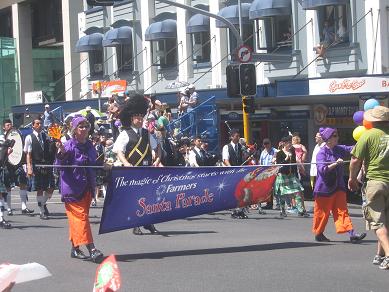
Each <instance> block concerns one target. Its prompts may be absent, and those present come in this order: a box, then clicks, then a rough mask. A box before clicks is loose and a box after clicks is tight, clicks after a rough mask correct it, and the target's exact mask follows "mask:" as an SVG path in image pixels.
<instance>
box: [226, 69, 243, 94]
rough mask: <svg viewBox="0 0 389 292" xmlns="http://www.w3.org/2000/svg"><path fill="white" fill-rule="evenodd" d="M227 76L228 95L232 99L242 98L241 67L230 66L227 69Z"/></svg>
mask: <svg viewBox="0 0 389 292" xmlns="http://www.w3.org/2000/svg"><path fill="white" fill-rule="evenodd" d="M226 75H227V95H228V96H231V97H238V96H239V97H240V88H239V66H236V65H235V66H234V65H228V66H227V68H226Z"/></svg>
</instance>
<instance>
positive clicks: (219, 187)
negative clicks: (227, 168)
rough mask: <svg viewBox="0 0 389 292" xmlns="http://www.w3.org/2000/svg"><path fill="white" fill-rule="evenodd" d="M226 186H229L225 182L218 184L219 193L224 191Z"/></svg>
mask: <svg viewBox="0 0 389 292" xmlns="http://www.w3.org/2000/svg"><path fill="white" fill-rule="evenodd" d="M226 186H227V185H226V184H225V183H224V181H222V182H220V183H219V184H218V186H217V189H218V191H219V192H220V191H222V190H224V188H225V187H226Z"/></svg>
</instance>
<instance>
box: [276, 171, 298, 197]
mask: <svg viewBox="0 0 389 292" xmlns="http://www.w3.org/2000/svg"><path fill="white" fill-rule="evenodd" d="M274 189H275V193H278V194H280V195H281V196H284V195H291V194H295V193H300V192H303V191H304V188H303V186H302V185H301V183H300V181H299V180H298V179H297V177H296V176H295V175H293V174H282V173H279V174H278V175H277V177H276V181H275V184H274Z"/></svg>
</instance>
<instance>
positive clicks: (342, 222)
mask: <svg viewBox="0 0 389 292" xmlns="http://www.w3.org/2000/svg"><path fill="white" fill-rule="evenodd" d="M330 212H332V216H333V217H334V223H335V229H336V233H345V232H347V231H350V230H352V229H353V224H352V223H351V219H350V216H349V214H348V209H347V199H346V192H345V191H341V190H339V191H336V192H335V193H334V194H333V195H332V196H330V197H319V196H317V197H316V198H315V205H314V213H313V228H312V231H313V233H314V234H315V235H318V234H321V233H323V232H324V229H325V228H326V225H327V222H328V218H329V217H330Z"/></svg>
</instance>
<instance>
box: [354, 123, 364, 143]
mask: <svg viewBox="0 0 389 292" xmlns="http://www.w3.org/2000/svg"><path fill="white" fill-rule="evenodd" d="M365 132H366V128H365V127H364V126H358V127H356V128H355V129H354V131H353V138H354V140H355V141H358V140H359V138H361V136H362V134H363V133H365Z"/></svg>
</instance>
